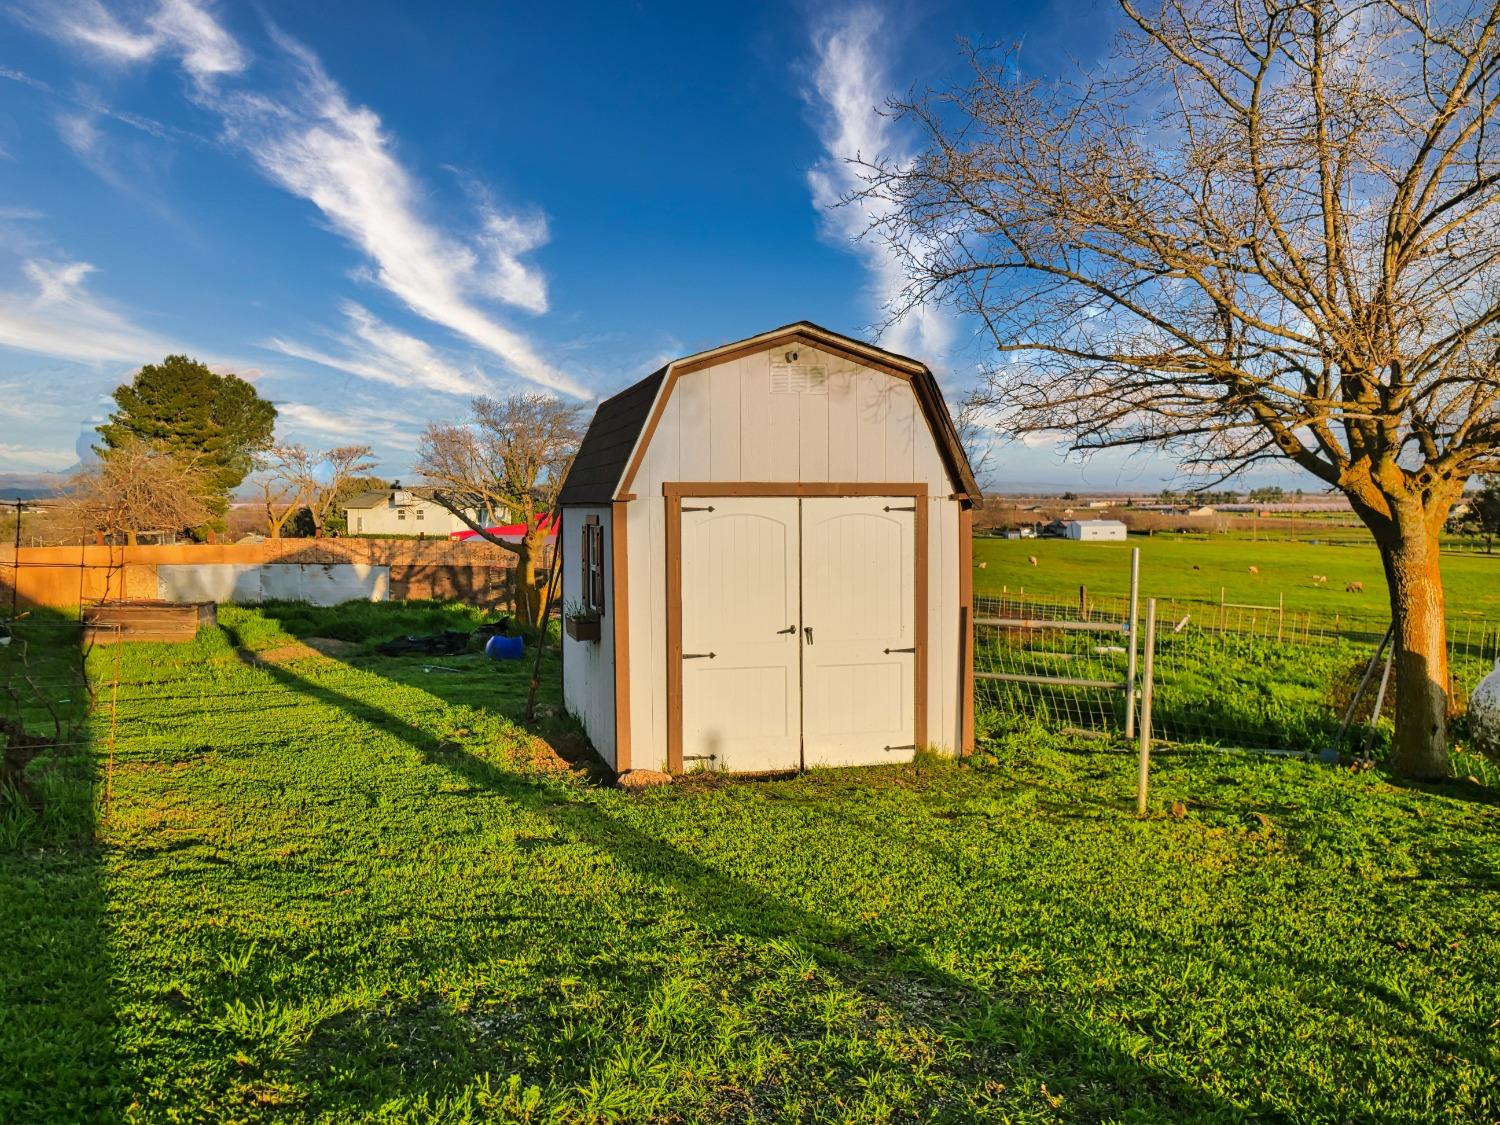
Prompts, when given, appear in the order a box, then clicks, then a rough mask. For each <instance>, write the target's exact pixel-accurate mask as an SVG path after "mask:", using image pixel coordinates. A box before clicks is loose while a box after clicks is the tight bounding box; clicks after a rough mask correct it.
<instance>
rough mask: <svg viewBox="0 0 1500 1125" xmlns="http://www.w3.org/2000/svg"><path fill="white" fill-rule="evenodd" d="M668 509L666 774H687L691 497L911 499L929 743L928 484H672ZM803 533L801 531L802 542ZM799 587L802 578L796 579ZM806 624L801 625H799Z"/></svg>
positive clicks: (916, 714) (920, 705)
mask: <svg viewBox="0 0 1500 1125" xmlns="http://www.w3.org/2000/svg"><path fill="white" fill-rule="evenodd" d="M661 490H662V501H663V503H664V504H665V505H666V513H667V526H666V533H667V534H666V552H667V560H666V562H667V770H668V772H670V773H674V774H675V773H681V772H682V500H683V498H684V497H688V496H692V497H699V496H724V497H734V498H747V499H749V498H758V497H764V498H766V499H784V498H787V497H793V498H799V499H800V498H804V497H851V498H852V497H860V496H910V497H911V498H912V499H913V500H914V501H915V504H914V507H915V508H916V512H915V513H914V515H915V517H916V518H915V519H914V520H913V521H912V523H913V529H912V538H913V540H915V542H914V543H913V551H914V552H915V556H916V557H915V559H914V560H913V570H912V585H913V586H914V587H915V589H914V590H913V591H912V616H913V617H914V618H915V619H916V620H914V621H913V622H912V631H913V646H914V647H915V648H916V650H917V651H916V652H915V653H914V654H913V660H912V677H913V680H914V683H913V685H912V687H913V691H914V692H915V695H916V699H915V701H914V703H913V707H912V715H913V723H912V726H913V730H912V744H913V745H914V746H916V747H917V749H918V750H921V749H923V748H925V747H926V745H927V695H928V691H927V667H928V664H927V638H928V614H927V604H928V603H927V582H928V574H929V569H928V567H929V559H928V543H927V523H928V518H927V508H928V505H927V496H928V493H927V485H926V484H924V483H913V482H911V481H906V482H902V483H899V484H864V483H857V482H848V483H821V482H808V481H672V482H668V483H664V484H663V485H662V486H661ZM801 532H802V529H801V528H800V526H799V528H798V536H799V540H800V536H801ZM797 581H798V583H799V585H800V583H801V581H802V575H801V574H800V573H799V574H798V575H797ZM798 624H801V622H798Z"/></svg>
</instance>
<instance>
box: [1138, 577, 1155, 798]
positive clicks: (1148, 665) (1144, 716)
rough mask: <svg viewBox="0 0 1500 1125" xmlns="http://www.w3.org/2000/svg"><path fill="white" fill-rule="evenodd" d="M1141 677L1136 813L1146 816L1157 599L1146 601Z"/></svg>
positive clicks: (1149, 768)
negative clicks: (1144, 640) (1144, 647)
mask: <svg viewBox="0 0 1500 1125" xmlns="http://www.w3.org/2000/svg"><path fill="white" fill-rule="evenodd" d="M1141 671H1142V675H1141V730H1140V736H1141V760H1140V774H1139V776H1138V777H1137V778H1136V783H1135V811H1136V813H1137V814H1138V815H1140V816H1145V815H1146V784H1147V782H1146V775H1147V774H1148V773H1149V772H1150V770H1151V689H1152V688H1153V687H1154V686H1155V683H1156V599H1155V598H1147V599H1146V652H1145V663H1144V665H1143V666H1142V669H1141Z"/></svg>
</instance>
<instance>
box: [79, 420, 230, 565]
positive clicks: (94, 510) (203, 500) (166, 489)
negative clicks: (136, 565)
mask: <svg viewBox="0 0 1500 1125" xmlns="http://www.w3.org/2000/svg"><path fill="white" fill-rule="evenodd" d="M213 489H214V477H213V472H212V471H211V470H210V469H209V468H208V467H206V466H204V465H201V464H198V463H197V462H196V461H195V460H192V459H188V458H185V457H182V456H173V455H172V454H170V453H167V452H165V451H163V450H161V449H158V448H156V447H155V446H152V445H150V444H148V443H147V442H144V441H140V440H139V439H134V438H131V439H127V440H124V441H122V442H121V443H120V444H118V445H117V446H115V448H114V449H113V450H111V451H110V455H109V459H108V460H107V461H101V462H100V463H99V464H97V465H96V466H94V467H93V468H92V469H89V470H87V471H85V472H82V473H79V474H78V475H77V476H75V477H74V478H73V480H72V482H71V486H70V491H71V492H72V494H73V497H74V502H75V511H76V513H77V516H78V519H79V522H80V524H81V525H82V528H81V530H83V531H84V532H85V533H88V532H90V531H102V532H104V533H106V534H108V535H123V536H125V542H126V543H128V544H130V545H131V546H134V545H135V544H136V541H137V537H138V536H139V535H141V534H142V533H143V532H153V531H171V532H178V531H182V530H184V529H185V528H191V527H200V526H202V525H203V524H206V523H208V522H209V520H211V519H212V518H213V512H212V510H211V508H210V497H211V496H212V495H213Z"/></svg>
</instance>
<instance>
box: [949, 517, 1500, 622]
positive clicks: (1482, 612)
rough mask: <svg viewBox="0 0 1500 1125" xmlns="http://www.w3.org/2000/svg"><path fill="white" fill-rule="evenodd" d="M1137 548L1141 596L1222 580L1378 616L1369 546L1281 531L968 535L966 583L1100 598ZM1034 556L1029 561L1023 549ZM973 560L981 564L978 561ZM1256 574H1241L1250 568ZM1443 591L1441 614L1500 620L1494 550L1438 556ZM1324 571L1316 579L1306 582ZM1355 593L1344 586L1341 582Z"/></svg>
mask: <svg viewBox="0 0 1500 1125" xmlns="http://www.w3.org/2000/svg"><path fill="white" fill-rule="evenodd" d="M1132 547H1139V548H1140V550H1141V593H1142V596H1143V597H1155V598H1158V599H1172V598H1175V599H1177V600H1179V601H1191V600H1198V601H1205V602H1214V603H1216V604H1217V602H1218V600H1219V590H1220V588H1221V587H1223V588H1224V589H1225V590H1226V591H1227V597H1228V599H1229V600H1230V601H1231V602H1244V603H1250V604H1259V605H1273V606H1274V605H1275V604H1276V598H1277V595H1278V594H1283V595H1285V598H1286V609H1287V613H1288V614H1291V613H1307V612H1311V613H1313V614H1315V615H1317V616H1319V617H1322V618H1325V619H1328V620H1329V621H1331V620H1332V618H1333V617H1334V615H1335V614H1339V615H1342V616H1343V617H1345V618H1350V617H1354V618H1368V619H1374V618H1379V619H1382V620H1388V619H1389V617H1390V610H1389V608H1388V606H1387V603H1386V593H1385V589H1386V587H1385V575H1384V571H1382V569H1381V566H1380V556H1379V554H1378V553H1377V552H1376V550H1375V548H1374V546H1360V547H1352V546H1351V547H1330V546H1314V545H1312V544H1310V543H1298V542H1288V541H1285V540H1281V541H1275V542H1266V541H1260V542H1256V541H1252V540H1249V539H1246V538H1228V537H1222V536H1215V537H1213V538H1207V539H1204V538H1195V537H1187V536H1179V535H1173V534H1158V535H1151V536H1136V535H1132V536H1131V537H1130V538H1129V540H1128V541H1126V542H1124V543H1119V542H1114V543H1078V542H1074V541H1072V540H1068V539H992V538H986V537H979V538H976V539H975V540H974V563H975V567H976V569H975V571H974V592H975V593H976V594H979V595H990V596H996V595H999V594H1000V593H1001V591H1002V589H1004V588H1006V587H1008V588H1009V590H1010V591H1011V592H1012V593H1014V592H1015V591H1017V590H1019V589H1024V590H1025V592H1026V593H1027V594H1028V595H1035V596H1036V597H1038V598H1044V599H1048V600H1051V599H1062V600H1076V599H1077V597H1078V587H1079V586H1080V585H1085V586H1087V587H1088V588H1089V593H1090V594H1091V595H1096V596H1104V597H1124V596H1126V595H1127V594H1128V593H1129V590H1130V549H1131V548H1132ZM1031 556H1035V558H1036V560H1037V565H1036V566H1032V565H1031V564H1030V563H1029V562H1028V558H1029V557H1031ZM980 563H987V564H988V565H987V566H985V568H984V569H982V570H981V569H978V566H979V564H980ZM1251 566H1254V567H1256V568H1257V570H1258V571H1259V573H1256V574H1252V573H1250V567H1251ZM1442 573H1443V590H1444V593H1445V594H1446V597H1447V606H1448V615H1449V620H1450V622H1459V621H1473V622H1476V623H1477V622H1479V621H1487V622H1489V623H1490V624H1491V625H1492V626H1493V625H1496V624H1500V555H1493V556H1491V555H1483V554H1455V555H1444V556H1443V560H1442ZM1315 575H1325V576H1326V577H1327V578H1328V582H1327V584H1326V585H1321V586H1320V585H1318V584H1317V583H1316V582H1314V580H1313V577H1314V576H1315ZM1356 581H1357V582H1362V583H1363V584H1364V592H1363V593H1350V592H1348V591H1347V590H1346V589H1345V587H1346V586H1347V585H1348V584H1349V583H1350V582H1356Z"/></svg>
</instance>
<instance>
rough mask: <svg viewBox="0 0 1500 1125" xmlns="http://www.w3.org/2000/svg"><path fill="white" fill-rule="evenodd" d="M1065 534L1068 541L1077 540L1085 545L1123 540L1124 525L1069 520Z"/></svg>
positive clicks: (1114, 522) (1109, 522)
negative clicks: (1109, 540)
mask: <svg viewBox="0 0 1500 1125" xmlns="http://www.w3.org/2000/svg"><path fill="white" fill-rule="evenodd" d="M1065 534H1066V536H1067V538H1069V539H1079V540H1082V541H1083V542H1085V543H1095V542H1099V541H1101V540H1106V539H1124V538H1125V525H1124V524H1123V523H1121V522H1120V521H1119V520H1069V521H1068V524H1067V527H1066V529H1065Z"/></svg>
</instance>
